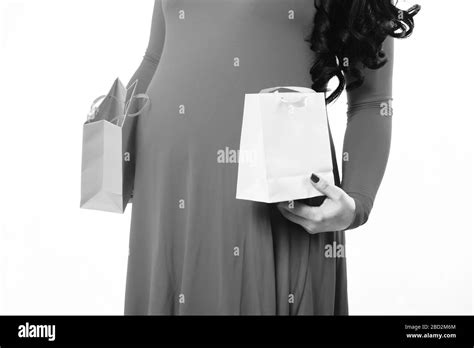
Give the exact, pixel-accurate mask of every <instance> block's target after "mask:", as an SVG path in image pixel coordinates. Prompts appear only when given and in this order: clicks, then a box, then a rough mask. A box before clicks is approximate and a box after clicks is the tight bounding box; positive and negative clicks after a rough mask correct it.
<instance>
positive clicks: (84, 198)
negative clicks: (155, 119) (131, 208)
mask: <svg viewBox="0 0 474 348" xmlns="http://www.w3.org/2000/svg"><path fill="white" fill-rule="evenodd" d="M137 82H138V80H136V81H135V82H134V83H133V84H132V85H131V86H130V87H129V88H128V89H127V88H125V87H124V86H123V84H122V83H121V82H120V80H119V79H116V80H115V82H114V84H113V86H112V88H111V89H110V91H109V93H108V94H107V95H105V96H100V97H99V98H97V99H96V100H95V101H94V102H93V104H92V107H91V112H90V113H89V115H88V120H87V122H86V123H85V124H84V126H83V145H82V172H81V204H80V206H81V208H84V209H94V210H101V211H108V212H115V213H123V212H124V211H125V208H126V206H127V204H128V203H129V202H130V200H131V197H132V194H133V182H134V176H135V128H136V121H137V117H136V116H138V115H139V114H140V113H142V112H143V110H144V109H145V108H146V107H147V106H148V104H149V98H148V96H147V95H146V94H136V95H135V90H136V86H137ZM127 94H128V95H129V97H127ZM135 99H141V100H146V103H145V105H144V106H143V107H142V109H141V110H139V111H138V112H136V113H133V114H129V113H128V111H129V108H130V104H131V102H132V100H135ZM99 101H101V103H100V105H99V106H98V107H96V105H97V103H98V102H99Z"/></svg>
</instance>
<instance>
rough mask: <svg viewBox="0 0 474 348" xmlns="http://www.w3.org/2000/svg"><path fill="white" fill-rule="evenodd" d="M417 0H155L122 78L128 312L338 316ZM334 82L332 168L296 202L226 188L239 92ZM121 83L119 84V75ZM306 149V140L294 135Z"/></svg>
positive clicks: (381, 158)
mask: <svg viewBox="0 0 474 348" xmlns="http://www.w3.org/2000/svg"><path fill="white" fill-rule="evenodd" d="M418 10H419V7H418V6H414V7H413V8H411V9H409V10H408V11H401V10H399V9H397V8H396V7H395V6H394V5H392V4H391V3H390V1H389V0H387V1H385V0H353V1H343V0H320V1H316V2H315V1H314V0H156V1H155V4H154V11H153V17H152V25H151V35H150V40H149V44H148V47H147V50H146V52H145V55H144V57H143V61H142V63H141V65H140V66H139V68H138V70H137V71H136V73H135V74H134V76H133V77H132V78H131V80H130V81H134V80H135V79H138V81H139V83H138V93H147V94H148V95H149V96H150V99H151V106H150V108H148V109H147V111H145V112H144V113H143V114H142V115H140V117H139V121H138V125H137V157H136V177H135V189H134V198H133V210H132V221H131V234H130V253H129V259H128V271H127V284H126V296H125V314H126V315H130V314H165V315H174V314H179V315H196V314H204V315H205V314H209V315H224V314H231V315H236V314H243V315H245V314H263V315H305V314H309V315H344V314H348V301H347V284H346V263H345V258H344V255H341V253H339V252H337V253H336V252H334V253H330V254H331V255H328V253H327V250H328V248H334V249H335V250H338V251H340V250H341V248H343V247H344V232H345V230H349V229H354V228H356V227H358V226H360V225H362V224H363V223H365V222H366V221H367V219H368V216H369V213H370V211H371V208H372V205H373V202H374V198H375V195H376V192H377V190H378V187H379V185H380V183H381V180H382V176H383V174H384V171H385V166H386V163H387V158H388V154H389V146H390V137H391V122H392V117H391V116H392V114H391V98H392V70H393V38H394V37H398V38H403V37H407V36H408V35H409V34H410V33H411V31H412V29H413V16H414V15H415V14H416V13H417V12H418ZM332 77H336V79H337V80H338V81H339V85H338V87H337V89H335V90H334V92H333V93H331V94H330V95H327V102H332V101H333V100H335V99H336V98H337V97H338V96H339V95H340V94H341V93H342V91H343V90H344V88H345V87H346V90H347V97H348V123H347V129H346V133H345V138H344V149H343V150H344V153H343V162H342V163H343V166H342V182H341V181H340V180H339V174H338V168H337V161H336V155H335V151H334V145H333V143H332V139H331V146H332V157H333V163H334V176H335V183H336V184H335V185H329V184H327V183H326V182H324V181H323V180H322V179H321V180H318V178H317V177H316V176H312V177H311V176H310V175H308V180H312V181H313V184H314V185H315V186H316V187H317V188H318V189H319V190H320V191H321V192H323V193H324V194H325V196H321V197H315V198H312V199H307V200H301V201H297V202H294V204H288V202H286V203H280V204H265V203H259V202H252V201H245V200H237V199H236V198H235V194H236V182H237V167H238V164H236V163H233V162H232V163H222V161H218V153H219V151H222V150H225V149H231V150H237V149H239V141H240V131H241V126H242V111H243V105H244V97H245V93H258V92H260V91H261V90H262V89H265V88H268V87H273V86H302V87H311V88H313V89H314V90H316V91H318V92H325V91H327V85H328V82H329V80H330V79H331V78H332ZM129 85H130V83H129ZM301 151H305V149H301Z"/></svg>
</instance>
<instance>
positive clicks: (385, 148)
mask: <svg viewBox="0 0 474 348" xmlns="http://www.w3.org/2000/svg"><path fill="white" fill-rule="evenodd" d="M383 49H384V51H385V54H386V56H387V58H388V61H387V63H386V64H385V65H384V66H383V67H382V68H380V69H377V70H370V69H366V75H365V81H364V83H363V84H362V86H360V87H359V88H356V89H354V90H351V91H348V92H347V101H348V103H347V104H348V109H347V127H346V133H345V136H344V144H343V156H342V182H341V185H342V189H343V190H344V191H345V192H346V193H347V194H348V195H349V196H351V197H352V198H353V199H354V201H355V203H356V212H355V218H354V220H353V221H352V223H351V225H350V226H349V227H348V228H347V229H353V228H356V227H358V226H360V225H362V224H364V223H365V222H367V219H368V218H369V215H370V211H371V210H372V206H373V204H374V201H375V196H376V194H377V191H378V189H379V187H380V184H381V182H382V178H383V175H384V172H385V168H386V166H387V161H388V157H389V152H390V142H391V135H392V76H393V65H394V64H393V63H394V39H393V38H392V37H388V38H387V39H386V40H385V42H384V44H383Z"/></svg>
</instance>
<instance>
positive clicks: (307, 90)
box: [260, 86, 316, 106]
mask: <svg viewBox="0 0 474 348" xmlns="http://www.w3.org/2000/svg"><path fill="white" fill-rule="evenodd" d="M282 88H284V89H289V90H293V91H295V92H299V93H316V92H315V91H314V90H313V89H311V88H308V87H298V86H278V87H270V88H266V89H263V90H261V91H260V93H273V94H275V96H279V91H278V90H279V89H282ZM279 97H280V101H281V102H282V103H285V104H299V103H304V105H305V106H306V102H307V98H308V96H307V95H305V96H303V97H301V98H299V99H297V100H294V99H293V100H292V99H288V98H286V97H284V96H279Z"/></svg>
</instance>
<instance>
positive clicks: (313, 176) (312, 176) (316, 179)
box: [311, 174, 319, 184]
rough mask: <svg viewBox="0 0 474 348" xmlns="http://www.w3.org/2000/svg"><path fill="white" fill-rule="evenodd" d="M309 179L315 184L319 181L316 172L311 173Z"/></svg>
mask: <svg viewBox="0 0 474 348" xmlns="http://www.w3.org/2000/svg"><path fill="white" fill-rule="evenodd" d="M311 180H313V182H314V183H315V184H317V183H318V181H319V176H317V175H316V174H311Z"/></svg>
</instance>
